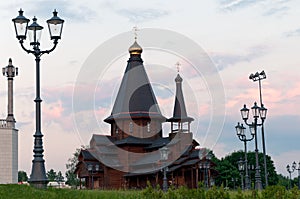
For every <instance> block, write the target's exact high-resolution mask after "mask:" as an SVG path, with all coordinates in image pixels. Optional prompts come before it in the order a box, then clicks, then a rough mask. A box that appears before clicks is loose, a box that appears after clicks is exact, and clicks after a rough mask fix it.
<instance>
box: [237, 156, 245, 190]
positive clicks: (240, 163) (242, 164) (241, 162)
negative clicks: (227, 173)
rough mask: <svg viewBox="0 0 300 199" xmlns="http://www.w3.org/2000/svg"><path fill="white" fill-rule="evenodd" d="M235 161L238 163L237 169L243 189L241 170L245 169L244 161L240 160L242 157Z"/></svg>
mask: <svg viewBox="0 0 300 199" xmlns="http://www.w3.org/2000/svg"><path fill="white" fill-rule="evenodd" d="M237 163H238V170H239V172H240V175H241V189H242V190H244V179H243V171H244V169H245V168H244V167H245V165H244V161H243V160H242V158H240V160H239V161H238V162H237ZM246 170H247V169H246Z"/></svg>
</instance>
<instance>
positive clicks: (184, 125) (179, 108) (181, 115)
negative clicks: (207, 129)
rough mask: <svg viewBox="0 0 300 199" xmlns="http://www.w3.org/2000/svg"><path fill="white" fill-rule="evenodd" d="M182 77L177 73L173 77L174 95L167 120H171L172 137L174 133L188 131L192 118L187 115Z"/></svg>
mask: <svg viewBox="0 0 300 199" xmlns="http://www.w3.org/2000/svg"><path fill="white" fill-rule="evenodd" d="M182 81H183V79H182V77H181V76H180V75H179V70H178V74H177V76H176V78H175V82H176V95H175V103H174V109H173V117H171V118H169V119H168V120H167V121H168V122H171V133H170V136H171V137H174V136H175V135H176V133H190V124H191V122H192V121H194V119H193V118H192V117H189V116H188V115H187V111H186V107H185V103H184V97H183V92H182Z"/></svg>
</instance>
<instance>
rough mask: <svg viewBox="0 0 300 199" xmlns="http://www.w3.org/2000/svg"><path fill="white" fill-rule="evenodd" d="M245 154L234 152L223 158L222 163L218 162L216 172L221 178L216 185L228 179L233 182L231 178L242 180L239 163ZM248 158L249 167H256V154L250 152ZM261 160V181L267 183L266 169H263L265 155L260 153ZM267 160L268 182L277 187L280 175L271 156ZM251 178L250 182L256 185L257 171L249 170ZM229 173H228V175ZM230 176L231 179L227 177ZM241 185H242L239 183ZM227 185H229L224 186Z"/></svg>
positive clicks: (218, 178)
mask: <svg viewBox="0 0 300 199" xmlns="http://www.w3.org/2000/svg"><path fill="white" fill-rule="evenodd" d="M244 155H245V154H244V152H243V151H237V152H233V153H231V154H230V155H228V156H226V157H225V158H222V159H221V160H220V161H218V162H216V163H217V166H216V170H217V171H218V172H219V174H220V175H219V176H218V177H217V179H216V183H217V184H218V185H220V184H219V183H223V184H224V180H225V179H226V180H227V181H228V180H229V181H231V179H229V178H236V177H238V178H240V175H239V171H238V169H237V162H238V161H239V160H240V158H242V159H244ZM247 158H248V165H255V152H248V153H247ZM258 158H259V165H260V170H261V180H262V183H263V184H264V183H265V178H264V169H263V168H264V167H263V154H262V153H259V154H258ZM266 160H267V171H268V180H269V181H268V182H269V185H276V184H277V183H278V175H277V174H276V171H275V166H274V162H273V161H272V159H271V157H270V156H268V155H267V156H266ZM248 171H249V177H250V180H251V181H252V185H254V179H255V170H253V169H249V170H248ZM226 172H227V173H226ZM225 176H229V177H225ZM239 183H241V182H240V181H239ZM224 185H227V184H224ZM228 185H229V187H232V183H229V182H228Z"/></svg>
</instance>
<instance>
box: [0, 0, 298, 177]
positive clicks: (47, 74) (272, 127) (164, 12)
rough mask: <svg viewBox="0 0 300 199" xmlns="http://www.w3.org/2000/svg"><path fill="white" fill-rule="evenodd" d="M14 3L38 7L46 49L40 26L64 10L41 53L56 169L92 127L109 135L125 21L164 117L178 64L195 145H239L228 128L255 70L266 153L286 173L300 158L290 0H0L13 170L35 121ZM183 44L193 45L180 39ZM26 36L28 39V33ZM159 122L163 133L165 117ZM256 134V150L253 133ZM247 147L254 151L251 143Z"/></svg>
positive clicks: (47, 130)
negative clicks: (9, 73) (11, 77)
mask: <svg viewBox="0 0 300 199" xmlns="http://www.w3.org/2000/svg"><path fill="white" fill-rule="evenodd" d="M20 8H22V9H23V10H24V16H26V17H27V18H29V19H32V18H33V16H36V17H37V19H38V23H39V24H40V25H42V26H44V30H43V33H42V41H41V49H43V50H46V49H49V48H51V47H52V43H51V41H50V38H49V34H48V30H47V24H46V20H47V19H49V18H50V17H51V16H52V11H53V10H54V9H57V11H58V16H59V17H61V18H63V19H64V20H65V24H64V29H63V33H62V39H61V40H60V41H59V44H58V46H57V48H56V49H55V50H54V51H53V52H52V53H50V54H49V55H47V54H46V55H43V56H42V61H41V89H42V91H41V93H42V99H43V102H42V133H43V134H44V149H45V152H44V155H45V156H44V158H45V160H46V162H45V164H46V169H47V170H50V169H54V170H56V171H59V170H60V171H63V172H64V171H65V170H66V168H65V164H66V163H67V160H68V158H70V157H71V156H72V153H73V152H74V151H75V149H76V148H79V147H80V146H81V145H88V144H89V140H90V138H91V136H92V134H97V133H99V134H107V133H109V125H108V124H105V123H104V122H103V119H105V118H106V117H108V116H109V115H110V112H111V108H112V105H113V102H114V99H115V96H116V93H117V91H118V86H119V84H120V81H121V78H122V75H123V73H124V70H125V67H126V64H127V62H126V61H127V60H128V57H129V54H128V51H127V50H128V48H129V46H130V45H131V44H132V43H133V41H134V33H133V32H132V28H133V27H134V26H137V27H138V28H139V29H140V30H139V31H137V35H138V36H137V37H138V42H139V44H140V45H141V46H142V47H143V49H144V52H143V54H142V58H143V60H144V64H145V68H146V70H147V72H148V76H149V79H150V81H151V83H152V84H153V88H154V92H155V94H156V95H157V100H158V103H159V106H160V109H161V111H162V113H163V114H164V115H165V116H166V117H171V115H172V105H173V101H174V90H175V83H174V78H175V76H176V73H177V69H176V66H175V63H176V62H178V61H179V62H180V63H181V66H180V74H181V76H182V77H183V80H184V81H183V87H184V93H185V101H186V106H187V111H188V113H189V114H190V115H191V116H192V117H194V118H195V122H194V123H193V125H192V131H193V133H194V138H195V139H196V140H197V141H198V142H199V143H200V146H201V147H207V148H210V149H212V150H213V151H214V153H215V154H216V156H217V157H218V158H221V157H224V156H226V155H228V154H230V153H232V152H233V151H238V150H242V149H243V143H242V142H241V141H239V140H238V138H237V136H236V135H235V128H234V127H235V125H236V124H237V122H240V121H241V116H240V111H239V110H240V109H241V108H242V106H243V104H247V106H248V107H251V106H252V105H253V103H254V101H259V93H258V83H257V82H252V81H250V80H249V79H248V77H249V75H250V74H251V73H255V72H260V71H262V70H264V71H265V72H266V75H267V78H266V79H265V80H263V81H262V93H263V102H264V105H265V107H266V108H268V115H267V119H266V122H265V137H266V148H267V154H268V155H270V156H271V157H272V159H273V160H274V163H275V167H276V170H277V172H279V173H281V174H283V175H285V176H287V175H288V173H287V171H286V165H287V164H291V163H292V162H293V161H296V162H299V161H300V158H299V154H300V145H299V144H298V141H299V138H300V132H299V127H298V125H297V124H298V123H299V122H300V114H299V113H298V111H299V110H300V104H299V103H298V102H299V101H300V80H299V75H300V67H299V65H300V56H299V55H298V53H299V52H300V45H299V44H300V25H299V23H298V19H300V13H299V12H298V11H299V9H300V3H299V2H298V1H296V0H285V1H283V0H253V1H249V0H211V1H196V0H193V1H189V2H185V1H179V0H174V1H169V0H168V1H158V0H154V1H134V0H132V1H121V0H110V1H108V0H101V1H95V0H80V1H79V0H72V1H71V0H70V1H50V0H49V1H47V0H41V1H33V0H25V1H24V0H23V1H19V0H13V1H3V2H2V1H1V3H0V9H1V12H0V16H1V19H2V20H1V21H0V27H1V37H0V64H1V67H5V66H7V64H8V59H9V58H12V60H13V65H14V66H16V67H18V68H19V75H18V76H17V77H15V81H14V114H15V118H16V121H17V123H16V126H17V129H19V170H24V171H26V172H27V174H28V175H29V174H30V171H31V160H32V159H33V157H32V155H33V154H32V150H33V137H32V136H33V134H34V131H35V129H34V127H35V121H34V118H35V109H34V108H35V106H34V102H33V100H34V98H35V61H34V57H33V55H28V54H27V53H26V52H25V51H23V50H22V49H21V47H20V45H19V43H18V41H17V39H16V37H15V32H14V28H13V23H12V21H11V19H12V18H15V17H16V16H17V15H18V10H19V9H20ZM178 38H180V39H181V40H180V41H179V42H178V41H177V40H176V39H178ZM172 39H174V40H172ZM168 40H170V41H171V43H167V42H166V41H168ZM172 42H173V43H172ZM176 42H177V43H176ZM174 44H178V45H174ZM187 44H191V46H193V45H195V46H193V49H189V45H187ZM25 45H26V46H27V47H28V48H29V43H27V42H25ZM181 47H182V48H181ZM198 47H199V49H200V50H199V51H197V50H195V49H196V48H197V49H198ZM191 48H192V47H191ZM194 50H195V51H194ZM194 52H200V54H198V55H195V54H193V53H194ZM199 57H204V58H203V59H202V58H199ZM197 61H199V62H197ZM91 65H93V67H90V66H91ZM90 69H92V70H90ZM90 77H92V78H90ZM82 78H83V79H82ZM82 80H84V81H83V82H82ZM0 82H1V83H0V107H2V108H1V109H0V110H1V111H0V116H1V118H6V115H7V110H6V107H7V81H6V78H5V77H1V78H0ZM91 82H93V83H95V82H96V84H95V85H94V87H89V86H90V83H91ZM83 84H85V86H83ZM94 120H95V121H96V122H95V123H93V124H91V121H94ZM164 128H165V135H166V134H167V131H168V128H169V127H168V124H165V125H164ZM258 143H259V151H262V147H261V137H260V132H259V136H258ZM248 149H249V150H254V143H253V142H251V143H249V144H248ZM293 176H296V172H294V173H293Z"/></svg>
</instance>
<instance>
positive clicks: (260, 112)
mask: <svg viewBox="0 0 300 199" xmlns="http://www.w3.org/2000/svg"><path fill="white" fill-rule="evenodd" d="M251 110H252V115H253V118H254V122H252V123H248V122H247V120H248V118H249V109H248V108H247V107H246V104H245V105H244V107H243V108H242V109H241V110H240V111H241V116H242V119H243V120H244V122H245V124H246V125H248V126H249V128H250V131H251V132H252V131H253V132H254V138H255V139H254V140H255V189H257V190H261V189H262V183H261V176H260V167H259V161H258V147H257V126H261V125H262V124H263V123H264V121H265V119H266V116H267V109H266V108H265V107H264V106H262V107H259V106H257V103H256V102H255V103H254V106H253V107H251ZM259 117H260V119H261V123H258V118H259ZM252 134H253V133H252Z"/></svg>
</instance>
